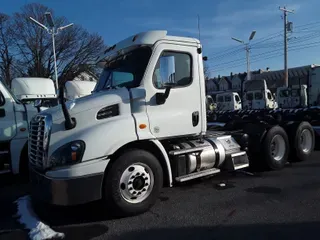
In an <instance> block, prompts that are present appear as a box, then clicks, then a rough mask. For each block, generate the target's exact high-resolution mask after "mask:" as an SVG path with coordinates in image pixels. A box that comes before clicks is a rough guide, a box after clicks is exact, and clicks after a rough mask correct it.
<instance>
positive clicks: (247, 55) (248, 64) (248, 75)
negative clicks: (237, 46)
mask: <svg viewBox="0 0 320 240" xmlns="http://www.w3.org/2000/svg"><path fill="white" fill-rule="evenodd" d="M255 34H256V31H252V32H251V34H250V37H249V42H247V43H245V42H244V41H243V40H240V39H238V38H234V37H232V38H231V39H232V40H235V41H237V42H239V43H241V44H244V45H245V48H244V49H245V50H246V57H247V80H250V79H251V76H250V75H251V73H250V62H249V60H250V59H249V52H250V47H249V43H250V41H251V40H252V39H253V38H254V35H255Z"/></svg>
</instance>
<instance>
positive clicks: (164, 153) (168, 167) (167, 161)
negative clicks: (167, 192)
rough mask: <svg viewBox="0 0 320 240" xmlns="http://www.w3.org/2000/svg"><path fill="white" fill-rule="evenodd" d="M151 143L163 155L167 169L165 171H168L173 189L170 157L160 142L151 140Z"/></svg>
mask: <svg viewBox="0 0 320 240" xmlns="http://www.w3.org/2000/svg"><path fill="white" fill-rule="evenodd" d="M150 141H151V142H152V143H154V144H155V145H156V146H157V147H158V149H159V150H160V152H161V153H162V156H163V159H164V161H165V162H164V163H165V165H166V167H167V169H164V170H166V171H167V174H168V182H169V186H170V187H172V171H171V165H170V160H169V156H168V154H167V152H166V150H165V149H164V147H163V145H162V144H161V142H160V141H159V140H150Z"/></svg>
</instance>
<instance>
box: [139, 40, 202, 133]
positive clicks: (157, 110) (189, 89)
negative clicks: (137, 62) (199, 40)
mask: <svg viewBox="0 0 320 240" xmlns="http://www.w3.org/2000/svg"><path fill="white" fill-rule="evenodd" d="M199 56H200V55H199V53H197V45H196V44H191V43H190V44H189V43H179V44H172V43H167V42H162V43H159V45H157V46H156V47H155V50H154V52H153V55H152V59H151V61H150V63H149V66H148V70H147V73H146V75H145V81H144V87H145V89H146V103H147V104H146V107H147V116H148V119H149V128H150V132H151V134H152V135H153V136H155V137H156V138H168V137H176V136H184V135H194V134H200V133H201V131H202V116H206V112H202V110H205V109H202V101H205V99H202V98H201V97H202V96H201V86H200V74H199V62H198V60H199ZM201 80H202V81H203V79H201ZM203 97H205V96H203Z"/></svg>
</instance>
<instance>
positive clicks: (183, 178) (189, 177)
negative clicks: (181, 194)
mask: <svg viewBox="0 0 320 240" xmlns="http://www.w3.org/2000/svg"><path fill="white" fill-rule="evenodd" d="M219 172H220V169H217V168H210V169H207V170H203V171H201V172H194V173H190V174H188V175H185V176H180V177H176V181H177V182H186V181H189V180H192V179H196V178H200V177H205V176H210V175H214V174H217V173H219Z"/></svg>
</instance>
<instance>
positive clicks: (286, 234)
mask: <svg viewBox="0 0 320 240" xmlns="http://www.w3.org/2000/svg"><path fill="white" fill-rule="evenodd" d="M221 182H224V183H226V187H223V188H221V187H219V183H221ZM28 188H29V187H28V185H27V184H19V183H16V182H15V181H14V180H13V179H12V178H10V177H8V176H2V177H1V187H0V203H1V207H0V239H16V240H18V239H28V231H27V230H23V226H21V225H20V224H18V222H17V221H16V219H15V216H14V215H15V214H16V211H17V209H16V204H15V203H14V201H15V200H16V199H17V198H18V197H20V196H23V195H26V194H28ZM319 200H320V152H316V153H315V154H314V156H313V158H312V159H311V160H310V161H308V162H304V163H297V164H292V165H291V164H288V166H287V167H286V169H284V170H282V171H274V172H263V173H257V174H255V175H253V176H252V175H248V174H245V173H244V172H237V173H235V174H231V173H230V174H223V175H218V176H215V177H212V178H209V179H203V180H197V181H194V182H192V183H187V184H184V185H181V186H178V187H175V188H171V189H164V190H163V192H162V194H161V197H160V198H159V201H158V203H157V204H156V206H155V207H154V208H152V209H151V210H150V211H149V212H147V213H145V214H142V215H139V216H136V217H130V218H123V219H110V218H109V217H106V216H102V215H101V214H100V213H99V203H94V204H89V205H85V206H79V207H76V208H47V207H45V206H37V207H36V208H35V210H36V212H37V214H38V217H39V218H40V219H41V220H42V221H43V222H45V223H46V224H48V225H49V226H50V227H52V229H54V230H55V231H58V232H63V233H64V234H65V239H165V238H167V239H169V238H170V239H182V238H185V239H235V238H242V239H269V238H276V239H280V238H281V239H301V238H309V237H310V238H311V237H312V236H316V234H317V229H318V226H319V224H320V214H319V212H320V204H319Z"/></svg>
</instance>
